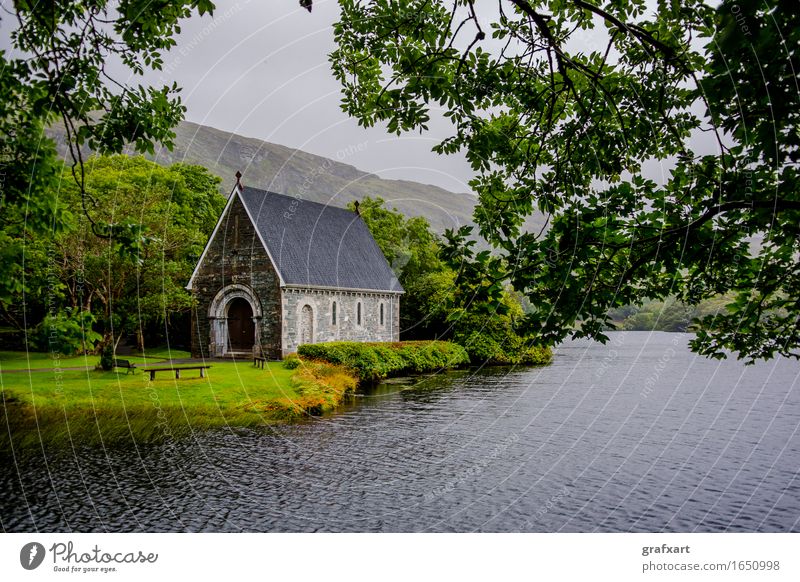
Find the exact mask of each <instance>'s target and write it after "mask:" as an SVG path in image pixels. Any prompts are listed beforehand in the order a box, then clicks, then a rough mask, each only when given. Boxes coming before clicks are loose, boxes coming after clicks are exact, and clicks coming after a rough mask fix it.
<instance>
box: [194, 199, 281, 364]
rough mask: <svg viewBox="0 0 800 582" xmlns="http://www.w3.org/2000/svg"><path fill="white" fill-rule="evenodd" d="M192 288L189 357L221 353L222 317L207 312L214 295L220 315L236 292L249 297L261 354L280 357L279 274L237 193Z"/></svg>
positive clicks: (213, 300)
mask: <svg viewBox="0 0 800 582" xmlns="http://www.w3.org/2000/svg"><path fill="white" fill-rule="evenodd" d="M237 222H238V233H237V228H236V225H237ZM232 286H233V287H232ZM192 293H193V294H194V296H195V298H196V299H197V305H196V307H195V309H194V310H193V312H192V356H193V357H196V358H198V357H214V356H221V355H223V354H222V353H220V350H221V348H222V346H223V341H222V338H221V337H220V335H222V334H221V332H220V330H224V329H225V325H226V324H225V323H224V321H223V320H222V319H219V320H217V319H214V318H213V316H212V318H209V310H210V309H212V307H213V304H214V303H215V298H216V300H217V303H219V304H221V306H222V308H223V309H222V312H221V313H220V314H219V315H222V316H223V318H224V304H225V302H226V301H228V300H229V299H228V297H235V296H239V297H243V298H246V299H248V301H250V303H251V306H252V307H253V314H254V316H255V317H256V318H257V320H256V330H257V331H256V333H257V335H260V338H259V339H260V342H261V348H262V350H263V351H264V354H265V356H267V357H268V358H272V359H278V358H280V357H281V291H280V280H279V278H278V274H277V272H276V271H275V268H274V267H273V266H272V262H271V261H270V260H269V255H267V252H266V250H264V247H263V245H262V244H261V241H260V240H259V238H258V235H257V234H256V231H255V227H254V226H253V224H252V223H251V222H250V219H249V218H248V216H247V212H246V211H245V209H244V206H243V205H242V203H241V201H240V200H239V198H238V197H237V198H236V199H235V200H234V201H233V202H232V203H231V206H230V207H229V209H228V212H227V214H226V215H225V216H224V217H223V219H222V222H221V223H220V225H219V230H218V231H217V233H216V236H215V237H214V240H212V241H211V244H210V245H209V246H208V249H207V250H206V255H205V257H204V259H203V263H202V264H201V266H200V269H199V270H198V272H197V275H196V276H195V279H194V282H193V285H192ZM250 298H255V299H250ZM254 301H255V302H256V305H253V302H254ZM215 311H216V308H215Z"/></svg>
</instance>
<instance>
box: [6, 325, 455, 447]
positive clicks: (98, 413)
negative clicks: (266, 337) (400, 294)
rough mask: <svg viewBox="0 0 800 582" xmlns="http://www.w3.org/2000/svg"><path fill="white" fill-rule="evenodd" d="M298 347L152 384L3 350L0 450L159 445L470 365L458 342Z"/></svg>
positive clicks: (308, 410) (323, 406) (324, 406)
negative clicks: (267, 358) (280, 356)
mask: <svg viewBox="0 0 800 582" xmlns="http://www.w3.org/2000/svg"><path fill="white" fill-rule="evenodd" d="M165 353H169V354H172V355H180V354H181V352H176V351H168V352H165V351H163V350H154V351H153V352H151V353H150V354H147V356H148V358H149V359H148V363H150V364H153V363H155V357H154V355H153V354H165ZM301 353H302V356H303V357H302V358H298V356H296V355H294V356H292V357H289V358H287V359H286V360H284V361H283V362H267V363H266V366H265V368H264V369H260V368H256V367H254V366H253V365H252V363H251V362H250V361H249V360H243V361H238V362H216V361H215V362H214V363H213V364H212V365H211V368H210V369H208V370H207V372H206V377H205V378H200V377H199V374H198V373H197V371H190V372H188V373H187V374H185V375H184V377H183V378H181V379H175V377H174V375H172V374H170V373H168V372H162V373H161V375H157V376H156V379H155V380H152V381H151V380H150V379H149V374H146V373H143V372H142V370H141V369H140V370H137V371H136V372H135V373H133V374H128V373H127V370H123V369H120V370H118V371H102V370H96V369H94V368H93V367H90V368H84V369H77V370H75V369H72V370H71V369H66V368H67V366H66V365H65V364H66V363H76V364H78V365H82V364H85V363H87V362H90V361H92V360H95V361H96V359H97V357H96V356H94V357H88V356H81V357H76V358H65V359H54V358H53V357H52V356H51V354H46V353H30V354H26V353H24V352H0V358H1V359H0V366H1V367H0V370H6V373H0V396H1V398H0V400H1V401H2V407H0V426H3V427H4V430H3V431H0V452H3V451H5V452H9V451H11V450H14V451H21V450H30V449H33V448H37V447H41V446H47V447H48V448H50V447H55V448H70V447H78V446H83V445H87V444H88V445H98V444H102V445H104V446H107V445H113V444H125V443H138V444H142V443H155V442H163V441H167V440H170V439H173V438H179V437H185V436H188V435H191V434H192V433H193V432H194V431H197V430H204V429H211V428H224V427H246V428H256V427H266V426H269V425H271V424H275V423H281V422H287V421H293V420H298V419H302V418H307V417H310V416H319V415H321V414H324V413H326V412H329V411H331V410H333V409H335V408H336V407H337V406H339V405H340V404H342V403H343V402H344V401H345V399H346V398H347V397H348V396H349V395H350V394H352V393H353V392H354V391H355V389H356V388H357V386H358V384H359V383H360V382H367V381H376V380H379V379H381V378H386V377H389V376H399V375H405V374H415V373H423V372H438V371H442V370H446V369H450V368H455V367H460V366H465V365H468V364H469V362H470V360H469V356H468V355H467V352H466V350H464V348H462V347H461V346H459V345H457V344H453V343H449V342H436V341H434V342H406V343H403V342H399V343H395V344H363V343H355V342H336V343H329V344H311V345H305V346H301ZM129 359H130V360H132V361H135V362H139V363H142V362H144V360H145V358H143V357H135V356H132V357H130V358H129ZM29 364H31V365H36V366H37V368H39V369H35V368H34V369H28V365H29ZM160 365H167V364H166V362H162V364H160ZM176 367H180V364H176ZM192 376H195V377H192Z"/></svg>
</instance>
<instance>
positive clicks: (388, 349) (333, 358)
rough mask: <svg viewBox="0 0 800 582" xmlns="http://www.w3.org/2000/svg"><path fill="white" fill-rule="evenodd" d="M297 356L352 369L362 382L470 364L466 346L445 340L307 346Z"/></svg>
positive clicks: (335, 343)
mask: <svg viewBox="0 0 800 582" xmlns="http://www.w3.org/2000/svg"><path fill="white" fill-rule="evenodd" d="M298 353H299V354H300V355H301V356H303V357H304V358H307V359H308V360H311V361H312V362H313V361H324V362H329V363H331V364H339V365H342V366H344V367H345V368H347V369H348V370H352V371H353V372H354V373H355V374H356V375H357V376H358V378H359V380H360V381H362V382H376V381H378V380H381V379H383V378H389V377H391V376H405V375H409V374H422V373H425V372H437V371H441V370H447V369H450V368H457V367H460V366H466V365H469V363H470V358H469V355H468V354H467V351H466V350H465V349H464V348H463V347H461V346H460V345H458V344H454V343H451V342H442V341H416V342H395V343H360V342H329V343H323V344H305V345H301V346H300V347H299V348H298Z"/></svg>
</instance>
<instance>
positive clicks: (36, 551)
mask: <svg viewBox="0 0 800 582" xmlns="http://www.w3.org/2000/svg"><path fill="white" fill-rule="evenodd" d="M44 553H45V552H44V546H43V545H42V544H40V543H39V542H30V543H28V544H25V545H24V546H22V549H21V550H20V551H19V563H20V564H22V567H23V568H25V569H26V570H35V569H36V568H38V567H39V566H41V565H42V562H43V561H44Z"/></svg>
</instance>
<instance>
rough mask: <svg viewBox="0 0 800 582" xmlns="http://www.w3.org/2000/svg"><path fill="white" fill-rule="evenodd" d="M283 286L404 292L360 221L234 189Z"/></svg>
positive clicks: (325, 208)
mask: <svg viewBox="0 0 800 582" xmlns="http://www.w3.org/2000/svg"><path fill="white" fill-rule="evenodd" d="M233 195H234V196H236V195H238V196H239V198H240V199H241V201H242V203H243V204H244V207H245V209H246V211H247V214H248V216H249V217H250V219H251V220H252V221H253V224H254V225H255V226H256V230H257V231H258V233H259V237H260V238H261V240H262V242H263V243H264V245H265V246H266V249H267V252H268V253H269V255H270V257H271V258H272V261H273V263H274V264H275V269H276V270H277V271H278V274H279V275H280V277H281V279H282V281H283V284H285V285H297V286H310V287H336V288H340V289H365V290H367V289H368V290H376V291H388V292H394V293H402V292H403V288H402V286H401V285H400V282H399V281H398V280H397V277H395V275H394V272H393V271H392V269H391V267H390V266H389V263H387V261H386V258H385V257H384V256H383V253H382V252H381V250H380V247H378V244H377V243H376V242H375V239H373V238H372V234H371V233H370V232H369V229H368V228H367V225H366V224H365V223H364V221H363V220H362V219H361V217H360V216H358V215H357V214H355V213H354V212H350V211H349V210H345V209H344V208H337V207H335V206H329V205H326V204H320V203H318V202H310V201H308V200H301V199H299V198H294V197H291V196H285V195H283V194H277V193H275V192H267V191H265V190H259V189H257V188H250V187H244V188H242V189H238V188H235V189H234V193H233Z"/></svg>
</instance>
